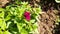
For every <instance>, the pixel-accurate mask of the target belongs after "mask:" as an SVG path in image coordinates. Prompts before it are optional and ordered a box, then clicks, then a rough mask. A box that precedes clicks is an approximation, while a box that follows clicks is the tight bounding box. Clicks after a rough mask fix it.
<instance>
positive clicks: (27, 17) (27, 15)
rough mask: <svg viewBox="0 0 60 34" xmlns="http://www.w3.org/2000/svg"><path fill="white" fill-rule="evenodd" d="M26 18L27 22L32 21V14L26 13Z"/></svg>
mask: <svg viewBox="0 0 60 34" xmlns="http://www.w3.org/2000/svg"><path fill="white" fill-rule="evenodd" d="M24 17H25V18H26V20H27V21H30V19H31V18H30V12H25V13H24Z"/></svg>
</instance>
